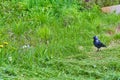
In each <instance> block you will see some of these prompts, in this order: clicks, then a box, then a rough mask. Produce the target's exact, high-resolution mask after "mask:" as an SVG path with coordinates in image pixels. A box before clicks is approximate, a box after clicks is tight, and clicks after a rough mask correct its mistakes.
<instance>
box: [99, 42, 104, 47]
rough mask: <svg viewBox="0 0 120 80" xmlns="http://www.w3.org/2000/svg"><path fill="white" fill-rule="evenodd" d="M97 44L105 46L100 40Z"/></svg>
mask: <svg viewBox="0 0 120 80" xmlns="http://www.w3.org/2000/svg"><path fill="white" fill-rule="evenodd" d="M98 45H99V46H101V47H106V45H104V44H103V43H102V42H100V41H99V44H98Z"/></svg>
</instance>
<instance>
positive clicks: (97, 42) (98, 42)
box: [93, 36, 106, 51]
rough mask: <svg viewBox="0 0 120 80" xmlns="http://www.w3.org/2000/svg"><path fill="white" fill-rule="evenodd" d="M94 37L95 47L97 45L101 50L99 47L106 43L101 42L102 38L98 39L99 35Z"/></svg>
mask: <svg viewBox="0 0 120 80" xmlns="http://www.w3.org/2000/svg"><path fill="white" fill-rule="evenodd" d="M93 39H94V41H93V44H94V46H95V47H97V51H99V49H100V48H101V47H106V45H104V44H103V43H102V42H100V40H99V39H98V37H97V36H94V37H93Z"/></svg>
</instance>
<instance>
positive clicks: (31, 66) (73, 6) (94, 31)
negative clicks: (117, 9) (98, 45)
mask: <svg viewBox="0 0 120 80" xmlns="http://www.w3.org/2000/svg"><path fill="white" fill-rule="evenodd" d="M80 8H81V7H80V5H79V4H78V1H77V0H64V1H62V0H49V1H47V0H11V1H2V2H0V11H1V13H0V37H1V38H0V44H1V45H3V48H0V63H1V64H0V65H1V67H0V70H1V71H2V72H0V75H2V76H3V77H0V79H36V78H37V79H38V80H39V78H41V79H48V78H49V79H57V77H58V78H59V79H78V80H79V79H88V78H87V77H89V78H90V79H92V80H94V79H109V78H111V76H110V75H111V74H109V75H108V76H106V75H104V74H106V72H105V71H103V70H102V69H103V67H101V65H105V67H107V68H108V69H107V71H108V72H107V73H109V71H110V72H112V70H113V68H114V67H113V65H115V69H116V70H117V69H118V67H119V65H118V63H117V62H115V61H114V60H113V64H110V63H109V61H108V62H107V63H108V64H107V63H101V62H100V61H102V60H100V61H99V63H97V61H95V60H94V59H96V57H99V56H100V58H103V60H105V61H107V60H109V59H108V58H110V55H108V54H109V53H111V50H115V51H116V52H115V51H113V52H112V53H111V55H113V54H115V53H118V52H119V50H117V48H115V49H114V48H113V49H109V48H108V49H106V50H105V51H102V52H100V54H97V55H94V54H95V52H94V51H95V49H94V48H93V43H92V41H93V39H92V38H93V36H94V35H97V36H99V38H100V39H101V41H103V42H104V43H105V44H107V46H109V44H110V43H111V41H112V40H116V39H118V40H119V34H115V30H114V29H115V28H116V26H117V25H118V23H119V19H120V17H119V15H116V14H114V13H112V14H104V13H102V12H101V11H100V8H99V6H97V5H94V7H93V8H90V9H89V10H88V9H84V8H82V9H83V10H81V9H80ZM109 31H113V33H114V34H112V35H110V36H109V34H108V32H109ZM4 41H7V42H8V43H9V44H8V45H4V44H3V42H4ZM116 57H119V54H117V55H116V56H114V58H115V60H118V61H119V59H118V58H116ZM96 66H98V67H97V68H96ZM88 67H89V68H88ZM101 70H102V71H101ZM51 76H52V77H51ZM61 76H63V77H61ZM118 76H119V74H118V75H117V73H115V74H114V75H113V77H112V78H113V79H116V78H117V79H119V77H118Z"/></svg>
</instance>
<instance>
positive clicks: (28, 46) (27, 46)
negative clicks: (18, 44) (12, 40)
mask: <svg viewBox="0 0 120 80" xmlns="http://www.w3.org/2000/svg"><path fill="white" fill-rule="evenodd" d="M22 48H23V49H25V48H30V45H29V44H28V45H24V46H22Z"/></svg>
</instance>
